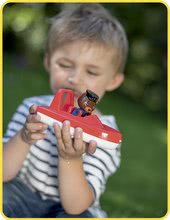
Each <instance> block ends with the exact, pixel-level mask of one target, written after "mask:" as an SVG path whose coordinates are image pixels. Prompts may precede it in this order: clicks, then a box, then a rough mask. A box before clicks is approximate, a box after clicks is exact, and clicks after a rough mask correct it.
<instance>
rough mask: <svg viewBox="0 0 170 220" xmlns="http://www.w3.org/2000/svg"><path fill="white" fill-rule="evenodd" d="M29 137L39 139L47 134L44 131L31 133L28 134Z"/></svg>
mask: <svg viewBox="0 0 170 220" xmlns="http://www.w3.org/2000/svg"><path fill="white" fill-rule="evenodd" d="M30 138H31V139H32V140H41V139H44V138H47V134H44V133H32V134H31V135H30Z"/></svg>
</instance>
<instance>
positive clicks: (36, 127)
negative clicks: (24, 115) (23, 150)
mask: <svg viewBox="0 0 170 220" xmlns="http://www.w3.org/2000/svg"><path fill="white" fill-rule="evenodd" d="M25 127H26V129H27V130H29V131H32V132H36V131H43V130H45V129H47V128H48V125H47V124H44V123H38V122H37V123H26V125H25Z"/></svg>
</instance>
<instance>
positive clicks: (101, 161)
mask: <svg viewBox="0 0 170 220" xmlns="http://www.w3.org/2000/svg"><path fill="white" fill-rule="evenodd" d="M100 120H101V121H102V123H104V124H107V125H108V126H110V127H113V128H115V129H117V125H116V123H115V119H114V117H112V116H107V117H105V116H103V117H102V118H101V119H100ZM83 161H84V162H83V166H84V170H85V174H86V178H87V181H88V182H89V184H90V185H91V187H92V189H93V191H94V194H95V197H96V198H95V203H98V201H99V198H100V195H101V193H103V192H104V190H105V185H106V181H107V179H108V177H109V176H111V175H112V174H113V173H115V172H116V170H117V169H118V167H119V166H120V145H118V147H117V148H116V149H113V150H108V149H104V148H99V147H97V149H96V152H95V153H94V154H92V155H88V154H87V155H85V156H84V160H83Z"/></svg>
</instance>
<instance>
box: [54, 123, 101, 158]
mask: <svg viewBox="0 0 170 220" xmlns="http://www.w3.org/2000/svg"><path fill="white" fill-rule="evenodd" d="M54 131H55V135H56V137H57V141H58V151H59V156H60V157H62V158H63V159H66V160H68V159H76V158H81V156H82V154H83V153H85V152H86V153H90V154H92V153H94V152H95V151H96V147H97V144H96V142H95V141H91V142H90V143H85V142H84V141H83V139H82V134H83V130H82V129H81V128H76V129H75V133H74V139H72V138H71V135H70V122H69V121H65V122H64V123H63V127H62V129H61V128H60V126H59V125H58V124H54Z"/></svg>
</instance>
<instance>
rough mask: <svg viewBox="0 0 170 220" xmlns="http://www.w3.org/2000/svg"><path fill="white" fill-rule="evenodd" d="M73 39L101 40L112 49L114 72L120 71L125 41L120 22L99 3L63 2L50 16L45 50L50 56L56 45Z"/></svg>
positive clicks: (125, 56) (96, 41)
mask: <svg viewBox="0 0 170 220" xmlns="http://www.w3.org/2000/svg"><path fill="white" fill-rule="evenodd" d="M75 41H85V42H90V43H91V42H94V43H101V44H103V45H105V46H107V47H108V48H109V49H112V50H113V49H116V56H117V57H116V60H117V61H116V62H117V71H121V72H122V71H123V69H124V66H125V63H126V58H127V52H128V42H127V37H126V34H125V31H124V29H123V27H122V25H121V24H120V22H119V21H118V20H117V19H116V18H114V17H113V16H112V15H111V14H110V13H109V12H108V11H107V10H106V9H105V8H104V7H103V6H102V5H101V4H96V3H88V4H87V3H82V4H64V8H63V10H62V11H61V12H60V13H59V14H58V15H57V16H55V17H54V18H53V19H52V24H51V27H50V30H49V33H48V37H47V44H46V52H47V53H48V54H49V55H51V54H52V53H53V52H54V51H55V50H56V49H57V48H58V47H59V46H61V45H63V44H66V43H69V42H75Z"/></svg>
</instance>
